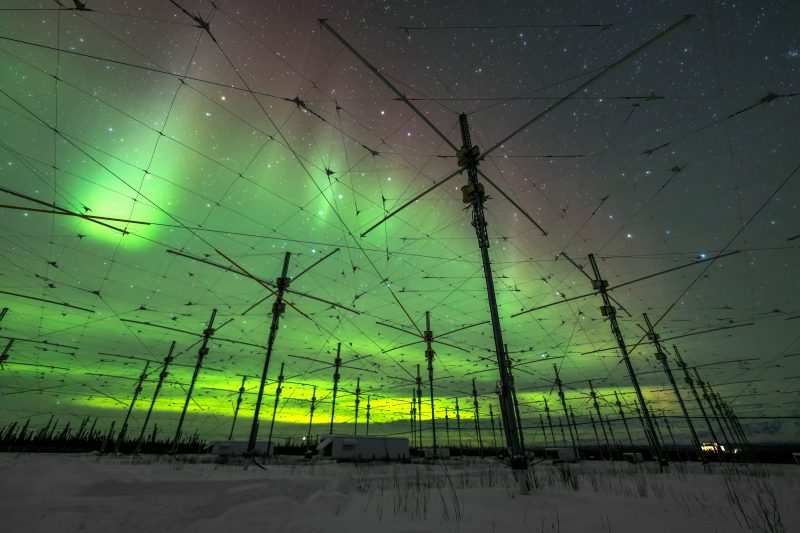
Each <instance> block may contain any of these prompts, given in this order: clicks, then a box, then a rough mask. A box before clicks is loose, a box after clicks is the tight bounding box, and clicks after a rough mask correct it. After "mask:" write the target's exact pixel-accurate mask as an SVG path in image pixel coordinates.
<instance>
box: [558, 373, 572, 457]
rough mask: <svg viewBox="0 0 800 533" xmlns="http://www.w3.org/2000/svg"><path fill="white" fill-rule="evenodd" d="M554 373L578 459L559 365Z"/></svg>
mask: <svg viewBox="0 0 800 533" xmlns="http://www.w3.org/2000/svg"><path fill="white" fill-rule="evenodd" d="M553 371H554V372H555V373H556V385H557V386H558V397H559V398H560V399H561V407H562V408H563V409H564V416H565V417H566V418H567V427H568V428H569V438H570V441H571V442H572V450H573V451H574V452H575V457H578V447H577V445H576V444H575V434H574V433H573V432H572V425H571V424H570V423H569V412H568V410H567V400H566V399H565V398H564V388H563V387H562V386H561V377H560V376H559V375H558V365H556V364H553Z"/></svg>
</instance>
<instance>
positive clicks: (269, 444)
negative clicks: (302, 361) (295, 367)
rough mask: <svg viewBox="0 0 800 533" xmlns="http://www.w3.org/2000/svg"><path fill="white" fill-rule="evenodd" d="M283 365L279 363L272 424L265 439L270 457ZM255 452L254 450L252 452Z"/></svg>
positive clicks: (281, 385)
mask: <svg viewBox="0 0 800 533" xmlns="http://www.w3.org/2000/svg"><path fill="white" fill-rule="evenodd" d="M283 365H284V363H281V373H280V374H278V386H277V387H275V405H273V406H272V422H270V424H269V436H268V437H267V455H272V450H273V449H274V448H273V446H272V430H273V429H274V428H275V415H277V414H278V402H280V400H281V392H282V391H283ZM253 451H254V452H255V450H253Z"/></svg>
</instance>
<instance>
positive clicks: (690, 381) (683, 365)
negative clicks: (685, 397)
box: [672, 344, 719, 443]
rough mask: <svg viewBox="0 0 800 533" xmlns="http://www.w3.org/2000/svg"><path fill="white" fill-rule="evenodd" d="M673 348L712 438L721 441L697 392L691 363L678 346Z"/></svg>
mask: <svg viewBox="0 0 800 533" xmlns="http://www.w3.org/2000/svg"><path fill="white" fill-rule="evenodd" d="M672 349H673V350H674V351H675V359H676V360H677V361H678V368H680V369H681V370H683V376H684V380H685V381H686V384H687V385H689V390H691V391H692V396H694V401H695V402H697V406H698V407H699V408H700V413H702V415H703V419H704V420H705V421H706V426H707V427H708V432H709V433H710V434H711V438H712V439H714V442H715V443H717V442H719V439H717V433H716V431H714V427H713V426H712V425H711V420H709V419H708V414H707V413H706V408H705V407H703V402H701V401H700V395H699V394H698V393H697V388H696V387H695V386H694V380H693V379H692V376H691V375H690V374H689V365H687V364H686V362H685V361H684V360H683V357H681V352H680V351H678V347H677V346H675V345H674V344H673V345H672Z"/></svg>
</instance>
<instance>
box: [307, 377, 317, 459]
mask: <svg viewBox="0 0 800 533" xmlns="http://www.w3.org/2000/svg"><path fill="white" fill-rule="evenodd" d="M316 407H317V386H316V385H314V392H312V393H311V414H310V415H309V417H308V435H306V451H308V450H309V449H311V424H312V423H313V422H314V409H315V408H316Z"/></svg>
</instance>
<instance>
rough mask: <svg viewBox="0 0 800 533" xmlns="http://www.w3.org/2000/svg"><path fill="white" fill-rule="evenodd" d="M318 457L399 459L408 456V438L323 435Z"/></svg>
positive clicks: (365, 459) (369, 459)
mask: <svg viewBox="0 0 800 533" xmlns="http://www.w3.org/2000/svg"><path fill="white" fill-rule="evenodd" d="M317 451H318V452H319V457H321V458H322V457H325V458H330V459H339V460H354V461H358V460H361V461H371V460H377V461H400V460H404V459H408V458H409V453H408V439H404V438H397V437H368V436H365V435H323V436H322V437H320V440H319V444H318V445H317Z"/></svg>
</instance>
